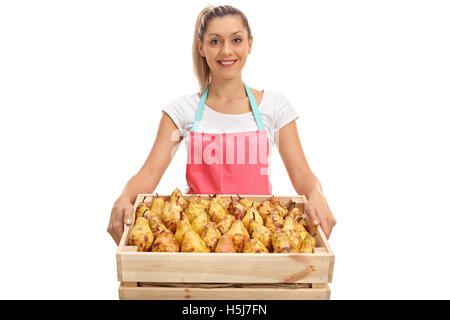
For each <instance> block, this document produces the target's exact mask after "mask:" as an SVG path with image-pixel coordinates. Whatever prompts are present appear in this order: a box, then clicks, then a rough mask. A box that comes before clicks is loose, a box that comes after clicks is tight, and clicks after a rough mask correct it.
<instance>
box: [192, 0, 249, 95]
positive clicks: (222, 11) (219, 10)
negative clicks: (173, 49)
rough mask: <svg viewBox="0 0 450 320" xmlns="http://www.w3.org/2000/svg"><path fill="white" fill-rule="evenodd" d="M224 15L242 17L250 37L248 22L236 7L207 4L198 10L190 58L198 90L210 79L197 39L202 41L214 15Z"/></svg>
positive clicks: (202, 90) (204, 86) (206, 84)
mask: <svg viewBox="0 0 450 320" xmlns="http://www.w3.org/2000/svg"><path fill="white" fill-rule="evenodd" d="M226 15H238V16H240V17H241V19H242V23H243V24H244V27H245V28H246V29H247V33H248V39H249V40H250V38H251V37H252V32H251V30H250V26H249V24H248V20H247V17H246V16H245V15H244V14H243V13H242V12H241V11H240V10H238V9H236V8H235V7H232V6H218V7H214V6H213V5H209V6H207V7H206V8H204V9H203V10H202V11H200V13H199V15H198V17H197V22H196V23H195V31H194V41H193V44H192V60H193V63H194V73H195V76H196V77H197V80H198V83H199V85H200V92H201V93H202V92H204V91H205V89H206V87H207V86H208V84H209V82H210V81H211V71H210V69H209V66H208V63H207V61H206V58H205V57H202V56H201V55H200V51H199V49H198V46H197V39H200V41H201V42H203V36H204V34H205V31H206V29H207V27H208V23H209V21H210V20H211V19H213V18H215V17H223V16H226Z"/></svg>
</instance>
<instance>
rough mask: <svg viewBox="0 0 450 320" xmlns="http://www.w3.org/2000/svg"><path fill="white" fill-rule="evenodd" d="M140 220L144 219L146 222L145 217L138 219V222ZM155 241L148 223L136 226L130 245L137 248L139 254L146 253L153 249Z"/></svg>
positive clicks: (129, 241) (131, 234)
mask: <svg viewBox="0 0 450 320" xmlns="http://www.w3.org/2000/svg"><path fill="white" fill-rule="evenodd" d="M139 219H144V220H145V221H146V219H145V218H143V217H140V218H138V220H139ZM153 240H154V238H153V234H152V231H151V230H150V226H149V225H148V223H144V224H143V223H140V224H137V225H135V226H134V228H133V230H132V231H131V233H130V237H129V239H128V243H129V244H130V245H131V246H137V247H138V251H139V252H146V251H149V250H150V248H151V247H152V243H153Z"/></svg>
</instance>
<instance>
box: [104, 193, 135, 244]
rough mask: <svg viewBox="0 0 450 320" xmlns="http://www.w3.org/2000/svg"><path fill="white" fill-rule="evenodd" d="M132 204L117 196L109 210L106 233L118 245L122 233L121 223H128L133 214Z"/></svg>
mask: <svg viewBox="0 0 450 320" xmlns="http://www.w3.org/2000/svg"><path fill="white" fill-rule="evenodd" d="M133 212H134V206H133V205H132V204H131V202H130V201H129V200H127V199H124V198H121V197H119V199H117V200H116V202H115V203H114V207H113V208H112V210H111V217H110V219H109V225H108V229H107V231H108V233H109V234H110V235H111V237H112V238H113V239H114V241H115V242H116V243H117V245H119V242H120V239H121V238H122V234H123V225H124V224H126V225H130V224H131V218H132V216H133Z"/></svg>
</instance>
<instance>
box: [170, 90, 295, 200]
mask: <svg viewBox="0 0 450 320" xmlns="http://www.w3.org/2000/svg"><path fill="white" fill-rule="evenodd" d="M199 102H200V97H199V96H198V94H197V93H194V94H190V95H184V96H181V97H179V98H177V99H175V100H172V101H171V102H170V103H169V104H168V105H167V106H166V107H164V108H163V109H162V112H166V113H167V114H168V115H169V117H170V118H172V120H173V121H174V122H175V124H176V126H177V127H178V130H179V131H180V134H181V135H182V136H183V140H184V141H185V146H186V152H187V151H188V143H189V132H190V130H191V129H192V125H193V123H194V118H195V112H196V111H197V107H198V104H199ZM258 108H259V113H260V114H261V119H262V121H263V123H264V127H265V129H266V131H267V137H268V139H269V142H270V143H269V158H268V167H269V183H270V190H271V191H272V183H271V182H270V174H271V170H270V159H271V154H272V148H273V146H274V145H275V140H274V134H275V132H276V131H278V130H280V128H282V127H283V126H285V125H286V124H288V123H289V122H291V121H293V120H296V119H297V118H298V114H297V112H296V110H295V109H294V107H293V106H292V105H291V104H290V103H289V101H288V100H287V99H286V98H285V97H284V96H283V95H282V94H281V93H278V92H275V91H271V90H264V92H263V97H262V100H261V102H260V104H259V106H258ZM256 130H258V126H257V125H256V120H255V117H254V116H253V112H251V111H250V112H247V113H241V114H225V113H220V112H217V111H214V110H213V109H211V108H209V107H208V105H206V104H205V108H204V110H203V115H202V118H201V119H200V123H199V126H198V131H199V132H206V133H224V132H241V131H256ZM188 191H189V187H188V185H187V183H186V184H185V193H187V192H188Z"/></svg>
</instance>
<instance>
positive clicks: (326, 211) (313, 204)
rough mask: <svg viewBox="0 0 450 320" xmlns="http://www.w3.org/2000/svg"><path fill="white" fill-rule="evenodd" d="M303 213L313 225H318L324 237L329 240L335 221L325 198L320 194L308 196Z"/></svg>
mask: <svg viewBox="0 0 450 320" xmlns="http://www.w3.org/2000/svg"><path fill="white" fill-rule="evenodd" d="M305 213H306V215H307V216H308V219H309V221H312V224H313V225H315V226H317V225H319V224H320V226H321V227H322V230H323V232H324V233H325V236H326V237H327V239H329V238H330V234H331V230H333V227H334V226H335V225H336V219H334V216H333V214H332V213H331V210H330V207H329V206H328V203H327V200H326V199H325V197H324V196H323V195H322V194H320V193H316V194H314V195H312V196H310V197H309V198H308V200H307V201H306V203H305Z"/></svg>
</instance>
